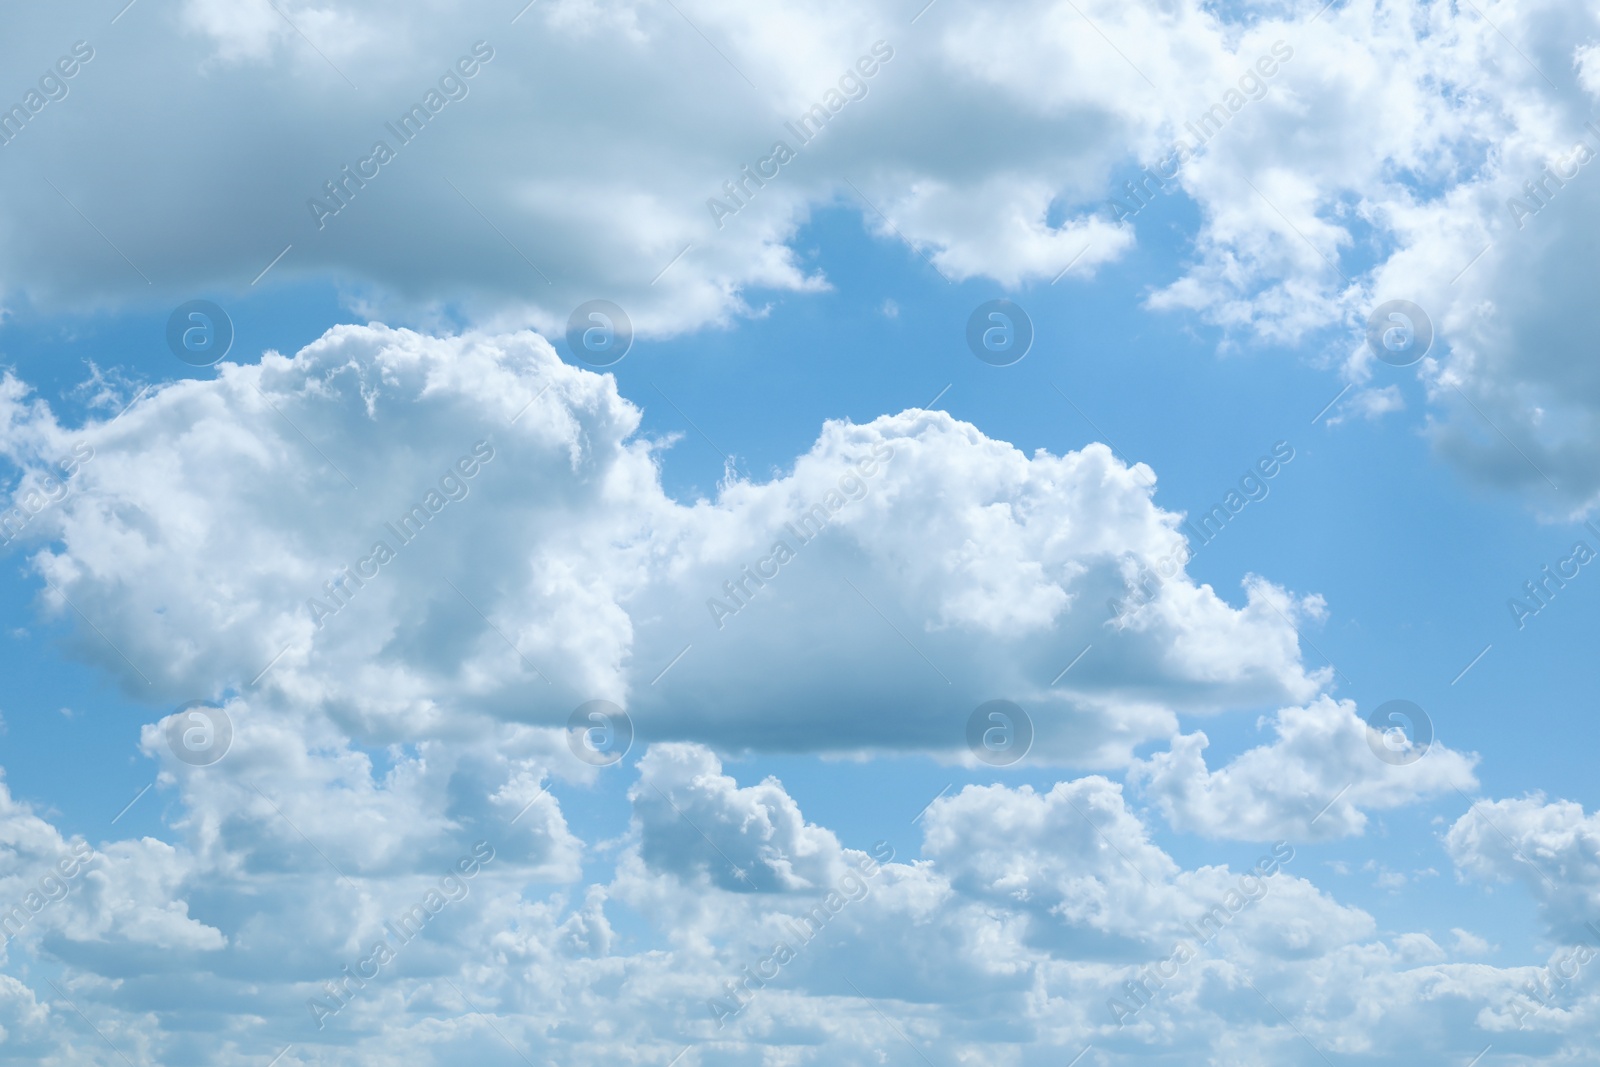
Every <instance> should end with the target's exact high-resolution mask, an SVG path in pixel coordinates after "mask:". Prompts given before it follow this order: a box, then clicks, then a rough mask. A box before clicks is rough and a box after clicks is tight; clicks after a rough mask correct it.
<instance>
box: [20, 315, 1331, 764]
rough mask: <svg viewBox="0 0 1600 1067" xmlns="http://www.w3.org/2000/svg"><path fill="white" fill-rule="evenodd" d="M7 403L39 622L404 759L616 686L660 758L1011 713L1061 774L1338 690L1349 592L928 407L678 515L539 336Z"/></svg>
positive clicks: (383, 338)
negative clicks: (129, 398) (1338, 609)
mask: <svg viewBox="0 0 1600 1067" xmlns="http://www.w3.org/2000/svg"><path fill="white" fill-rule="evenodd" d="M7 390H8V391H7V393H6V394H5V396H6V403H5V408H4V415H5V423H4V425H5V426H6V427H7V429H6V432H5V437H4V438H3V442H0V443H3V447H4V448H5V449H6V451H7V453H8V454H9V456H10V457H11V458H12V459H13V461H14V462H15V463H17V464H18V465H19V466H21V467H22V468H23V469H24V471H25V474H24V477H23V479H22V482H21V483H20V486H19V489H18V492H17V498H18V500H19V502H20V504H21V506H22V507H23V508H24V509H28V510H32V509H33V508H35V507H37V508H39V509H40V510H38V511H37V514H36V515H35V517H33V518H32V519H31V520H30V521H29V522H28V523H27V524H26V525H25V526H24V527H23V528H22V536H23V538H25V539H31V540H33V541H34V542H35V543H38V544H40V545H41V547H40V548H39V549H38V550H37V551H36V552H35V554H34V555H33V556H32V557H31V558H32V565H33V567H34V569H35V571H36V573H37V574H38V575H39V576H40V577H41V578H42V579H43V580H44V582H45V583H46V584H45V585H44V586H43V587H42V588H41V599H42V605H43V607H44V609H45V610H47V611H50V612H53V613H57V614H60V615H62V616H64V617H70V618H71V619H72V620H73V621H74V633H75V637H74V641H75V642H76V646H77V648H78V650H79V652H80V654H82V655H84V656H86V657H88V658H90V659H92V660H94V661H96V662H98V663H101V664H103V665H104V666H105V667H107V668H108V669H109V670H111V671H112V672H113V673H115V674H116V675H118V676H119V677H121V679H122V680H123V682H124V684H125V685H126V686H127V687H128V688H129V690H130V692H132V693H134V694H137V695H139V696H141V697H143V698H146V699H159V700H171V701H174V702H176V701H179V700H182V699H185V698H195V697H216V696H221V695H223V694H224V692H226V691H229V690H232V691H241V690H242V691H255V690H264V691H268V692H271V693H273V694H275V697H274V699H275V700H280V701H285V702H287V703H288V704H290V705H310V706H315V707H323V708H328V709H330V710H332V711H333V713H334V714H335V715H337V716H338V717H339V718H340V720H341V721H342V722H344V723H345V724H346V725H347V726H348V727H349V728H350V729H353V730H357V731H359V732H360V734H361V736H362V737H363V738H364V739H365V740H368V741H376V742H385V741H388V740H392V739H394V738H397V737H415V736H422V735H427V734H432V733H436V732H438V731H441V730H445V729H447V727H446V725H445V724H446V723H447V722H448V721H449V720H450V719H451V718H452V717H455V716H459V715H461V714H464V713H469V712H487V713H489V714H492V715H495V716H497V717H500V718H502V719H515V720H521V721H525V722H536V723H541V724H544V725H555V724H563V723H564V722H565V720H566V718H567V716H568V714H569V713H570V712H571V711H572V710H573V708H574V707H576V706H577V705H578V704H580V703H581V702H584V701H587V700H590V699H596V698H603V699H608V700H612V701H615V702H618V703H620V704H624V705H626V706H627V708H628V710H629V712H630V713H631V714H632V715H633V717H634V719H635V720H636V722H637V723H638V726H639V729H640V730H641V731H648V732H649V733H650V735H651V736H653V737H656V738H666V737H673V736H676V737H680V738H691V739H703V740H712V741H716V742H719V743H721V744H724V745H732V746H746V745H748V746H754V747H763V748H790V749H809V750H829V749H836V750H849V749H857V748H862V747H869V746H885V747H892V748H912V749H931V750H936V751H949V750H959V749H961V748H962V746H963V745H964V743H965V740H964V739H965V735H966V720H967V717H968V715H969V713H971V712H972V710H973V709H974V708H975V707H976V706H977V705H978V704H979V703H981V702H983V701H985V700H988V699H991V698H994V697H997V696H999V697H1005V698H1008V699H1012V700H1015V701H1017V702H1018V703H1019V704H1021V705H1022V706H1023V707H1024V708H1025V709H1026V710H1027V711H1028V712H1029V714H1030V715H1031V716H1032V717H1033V719H1034V721H1035V724H1036V727H1037V730H1038V742H1037V746H1036V747H1037V749H1038V751H1039V753H1041V754H1042V755H1043V756H1045V757H1047V758H1053V759H1068V760H1074V761H1077V762H1080V763H1102V764H1103V763H1108V762H1110V763H1116V762H1120V761H1123V760H1125V759H1126V758H1127V755H1128V752H1129V750H1130V749H1131V748H1132V746H1133V745H1135V744H1137V743H1139V742H1140V741H1141V740H1144V739H1147V738H1151V737H1165V736H1168V735H1169V734H1170V733H1171V731H1172V729H1173V728H1174V726H1175V718H1174V713H1175V712H1176V711H1183V710H1189V711H1202V712H1204V711H1214V710H1217V709H1221V708H1227V707H1237V706H1241V705H1246V706H1248V705H1255V704H1265V703H1284V702H1291V701H1297V700H1304V699H1308V698H1309V697H1310V696H1312V695H1313V694H1314V693H1315V692H1316V691H1317V689H1318V688H1319V687H1320V686H1321V685H1323V684H1325V683H1326V681H1327V680H1328V679H1327V677H1326V672H1313V671H1309V670H1308V669H1307V668H1306V667H1305V666H1304V665H1303V664H1302V663H1301V660H1300V654H1299V646H1298V637H1297V634H1296V632H1295V629H1294V625H1293V620H1294V619H1295V618H1296V617H1300V616H1306V617H1309V616H1312V615H1314V614H1315V613H1316V611H1317V610H1318V605H1319V604H1320V601H1319V600H1318V599H1317V598H1315V597H1312V598H1307V599H1306V600H1305V601H1304V602H1301V601H1297V600H1296V599H1295V598H1293V597H1291V596H1289V595H1288V594H1286V593H1285V592H1283V591H1282V590H1280V589H1277V588H1276V587H1274V586H1272V585H1270V584H1269V583H1267V582H1265V581H1263V580H1261V579H1258V578H1253V577H1252V578H1250V579H1249V580H1248V581H1247V582H1246V583H1245V598H1244V603H1243V605H1242V606H1238V607H1235V606H1232V605H1230V604H1229V603H1227V602H1226V601H1224V600H1223V599H1222V598H1220V597H1219V596H1218V595H1217V594H1216V593H1215V592H1213V590H1212V589H1211V588H1210V587H1209V586H1197V585H1195V584H1194V583H1193V582H1192V581H1191V580H1189V579H1188V578H1187V576H1186V575H1185V574H1184V573H1183V571H1182V569H1181V567H1178V566H1176V565H1175V563H1174V561H1175V560H1177V559H1181V558H1183V557H1184V542H1183V537H1182V535H1181V534H1180V533H1179V532H1178V530H1177V525H1178V522H1179V519H1180V516H1178V515H1175V514H1172V513H1168V512H1164V511H1162V510H1161V509H1160V508H1158V507H1157V506H1155V504H1154V503H1153V502H1152V499H1151V494H1152V492H1153V482H1154V478H1153V475H1152V473H1151V472H1150V471H1149V469H1148V468H1145V467H1143V466H1137V467H1134V468H1131V469H1130V468H1128V467H1125V466H1123V465H1122V464H1121V463H1120V462H1119V461H1118V460H1117V459H1115V458H1114V457H1113V455H1112V454H1111V452H1110V451H1109V450H1108V449H1107V448H1105V447H1104V446H1102V445H1091V446H1089V447H1087V448H1085V449H1084V450H1083V451H1081V452H1076V453H1068V454H1067V455H1064V456H1053V455H1050V454H1048V453H1045V452H1039V453H1037V454H1035V455H1034V456H1032V457H1028V456H1025V455H1023V454H1022V453H1020V452H1018V451H1017V450H1016V449H1015V448H1013V447H1012V446H1010V445H1009V444H1006V443H1004V442H1001V441H995V440H991V439H989V438H987V437H985V436H984V435H983V434H982V433H980V432H979V431H978V430H977V429H976V428H974V427H972V426H971V425H968V424H965V423H961V422H958V421H956V420H954V419H952V418H951V417H949V416H948V415H946V414H943V413H940V412H925V411H908V412H904V413H902V414H899V415H895V416H885V417H882V418H879V419H876V420H874V421H873V422H871V423H869V424H867V425H862V426H856V425H851V424H848V423H842V422H838V423H828V424H826V425H825V426H824V427H823V429H822V433H821V436H820V437H819V439H818V441H817V443H816V445H815V446H814V447H813V448H812V450H811V451H810V452H808V453H807V454H805V455H803V456H801V457H799V459H798V460H797V461H796V463H795V466H794V469H793V470H792V472H790V473H788V474H786V475H783V476H780V477H777V478H775V479H774V480H772V481H769V482H763V483H756V482H744V481H739V482H733V483H730V484H728V485H725V486H724V487H723V488H722V490H721V491H720V492H719V494H718V497H717V499H715V500H701V501H696V502H694V503H692V504H681V503H678V502H676V501H673V500H671V499H670V498H668V497H667V495H666V494H665V493H664V492H663V491H662V488H661V485H660V480H659V476H658V470H657V463H658V462H659V459H658V455H659V450H658V445H657V444H656V443H653V442H650V441H647V440H644V439H641V438H640V437H638V436H636V434H635V430H636V428H637V426H638V420H639V412H638V409H637V408H635V407H634V406H633V405H632V404H631V403H630V402H628V401H627V400H625V399H624V398H622V397H620V396H619V395H618V394H617V392H616V389H615V383H614V381H613V380H612V379H611V378H610V377H608V376H601V375H597V374H593V373H590V372H588V371H583V370H578V369H574V368H572V367H570V366H567V365H565V364H563V363H562V362H561V361H560V360H558V359H557V358H556V355H555V353H554V352H553V350H552V349H551V348H550V346H549V345H548V344H546V343H545V342H544V341H543V340H542V339H541V338H539V337H538V336H537V335H534V334H530V333H522V334H516V335H509V336H503V337H489V336H482V335H468V336H463V337H454V338H448V337H447V338H430V337H425V336H421V335H418V334H414V333H409V332H405V331H395V330H390V329H387V328H384V327H380V326H371V327H353V326H351V327H338V328H335V329H334V330H332V331H330V332H329V333H328V334H327V335H326V336H324V337H323V338H322V339H321V340H319V341H317V342H315V343H314V344H312V345H310V346H309V347H307V348H306V349H305V350H304V351H302V352H301V353H299V354H298V355H296V356H295V357H293V358H288V357H283V356H280V355H277V354H272V353H269V354H268V355H267V356H265V357H264V358H263V360H262V362H261V363H260V364H258V365H234V364H224V365H223V366H222V367H221V370H220V373H219V376H218V377H217V379H216V380H214V381H209V382H203V381H184V382H177V383H172V384H169V385H165V386H162V387H160V388H159V389H157V390H155V391H153V392H152V393H150V394H149V395H148V396H146V397H145V398H143V399H142V400H140V401H139V402H138V403H136V404H134V405H133V406H132V407H131V408H130V409H129V410H128V411H127V412H126V413H124V414H122V415H121V416H120V417H118V418H116V419H114V420H112V421H111V422H109V423H101V422H95V423H91V424H90V425H87V426H85V427H83V428H81V429H79V430H68V429H66V428H63V427H61V426H59V425H58V424H57V423H56V421H55V418H54V416H53V415H52V414H51V413H50V411H49V410H48V408H46V407H44V406H43V405H42V404H39V403H29V402H28V401H27V399H26V397H25V395H24V392H23V390H22V389H21V387H20V386H19V385H18V384H17V383H15V382H11V383H10V384H9V385H8V386H7ZM80 445H81V446H83V449H84V450H86V451H92V455H90V456H88V457H87V458H81V460H79V461H77V462H76V463H75V471H74V473H73V474H72V475H71V477H70V479H68V481H67V482H66V488H65V489H63V488H62V487H61V484H60V483H57V482H54V481H52V482H48V483H47V482H44V481H43V480H42V479H43V478H44V477H45V473H46V472H45V471H44V470H42V469H41V465H42V464H44V463H48V462H49V461H50V460H49V457H53V456H58V455H59V456H68V457H71V456H75V455H80V456H81V454H82V453H81V452H74V449H75V448H79V446H80ZM50 497H62V499H60V500H59V501H58V502H55V501H51V500H50V499H48V498H50ZM451 497H455V498H457V499H451ZM286 501H292V502H293V505H292V506H285V502H286ZM406 516H410V518H409V519H405V518H404V517H406ZM424 520H425V521H424ZM402 525H404V529H402V528H401V527H402ZM419 527H420V529H419ZM819 530H822V532H821V533H820V534H819V533H818V531H819ZM380 542H381V543H382V545H383V546H384V548H383V549H382V550H379V549H377V547H376V546H377V545H378V544H379V543H380ZM780 545H781V546H782V547H781V548H780V547H779V546H780ZM391 551H392V553H393V558H392V559H389V558H388V553H389V552H391ZM1161 561H1165V565H1164V566H1163V564H1162V562H1161ZM345 568H351V569H352V571H351V574H350V575H345V573H344V572H345ZM1158 569H1159V570H1162V571H1163V572H1164V573H1166V574H1167V575H1168V577H1167V578H1165V579H1162V578H1159V577H1153V573H1154V572H1155V571H1156V570H1158ZM762 574H765V575H766V577H765V579H763V578H761V577H760V575H762ZM363 575H364V577H363ZM335 582H338V583H341V584H339V585H334V584H333V583H335ZM1136 584H1137V585H1140V587H1141V589H1142V590H1143V592H1140V593H1138V594H1137V595H1135V596H1133V597H1131V598H1130V597H1129V595H1128V594H1129V592H1130V587H1131V586H1134V585H1136ZM1113 599H1118V600H1122V601H1123V602H1124V604H1125V605H1127V604H1137V606H1136V607H1130V608H1128V610H1126V611H1124V612H1123V614H1122V615H1121V616H1120V617H1119V618H1117V619H1115V620H1114V619H1113V618H1112V617H1111V613H1110V610H1109V608H1108V603H1109V602H1110V601H1112V600H1113ZM1090 645H1092V646H1093V647H1092V650H1090V651H1089V652H1088V653H1087V654H1086V655H1084V656H1083V658H1082V661H1081V662H1078V663H1077V664H1076V665H1075V666H1073V667H1072V670H1071V671H1070V672H1065V671H1064V668H1066V667H1067V666H1068V665H1069V664H1072V663H1073V661H1074V660H1075V658H1076V657H1078V656H1079V654H1080V653H1083V652H1084V650H1085V648H1086V647H1087V646H1090ZM756 708H759V709H760V710H761V714H760V715H755V714H752V711H753V709H756Z"/></svg>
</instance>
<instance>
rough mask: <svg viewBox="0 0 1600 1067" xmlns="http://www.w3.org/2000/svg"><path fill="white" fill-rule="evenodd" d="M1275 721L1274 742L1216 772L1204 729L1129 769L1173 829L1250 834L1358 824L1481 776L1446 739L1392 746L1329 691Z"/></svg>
mask: <svg viewBox="0 0 1600 1067" xmlns="http://www.w3.org/2000/svg"><path fill="white" fill-rule="evenodd" d="M1272 725H1273V729H1274V731H1275V732H1276V734H1277V737H1276V738H1275V739H1274V741H1273V742H1272V743H1271V744H1269V745H1262V746H1260V747H1258V748H1252V749H1250V750H1249V751H1247V752H1244V753H1242V754H1241V755H1239V756H1237V757H1236V758H1234V759H1233V760H1232V761H1231V762H1229V763H1228V764H1227V765H1226V766H1223V767H1219V768H1217V769H1216V770H1215V771H1213V770H1209V769H1208V768H1207V767H1206V761H1205V749H1206V746H1207V745H1208V744H1209V742H1208V740H1207V738H1206V735H1205V734H1204V733H1201V732H1196V733H1193V734H1185V735H1180V736H1178V737H1176V738H1174V739H1173V741H1172V745H1171V747H1170V748H1169V749H1168V750H1167V751H1166V752H1158V753H1156V754H1154V755H1152V756H1151V757H1150V758H1149V759H1145V760H1140V761H1138V762H1137V763H1136V764H1135V765H1134V766H1133V768H1132V769H1131V778H1132V780H1133V781H1135V782H1137V783H1139V784H1140V785H1141V787H1142V788H1143V789H1144V791H1145V792H1146V793H1147V794H1148V795H1149V796H1150V797H1151V798H1152V799H1154V800H1155V801H1156V803H1157V804H1158V805H1159V806H1160V808H1161V810H1162V812H1163V814H1165V815H1166V817H1167V820H1168V821H1169V822H1170V823H1171V824H1172V825H1173V827H1174V828H1176V829H1179V830H1184V831H1188V832H1191V833H1199V834H1202V835H1205V836H1208V837H1231V838H1237V839H1242V840H1246V841H1263V840H1271V839H1272V838H1274V837H1290V838H1294V839H1295V840H1301V841H1304V840H1326V839H1328V838H1333V837H1341V836H1344V835H1346V834H1354V833H1360V832H1361V831H1362V830H1363V829H1364V828H1365V827H1366V825H1367V816H1366V814H1365V811H1363V809H1367V810H1383V809H1389V808H1400V807H1405V806H1408V805H1411V804H1415V803H1417V802H1418V801H1419V800H1422V799H1425V798H1429V797H1433V796H1438V795H1441V794H1447V793H1450V792H1452V791H1454V790H1460V789H1472V788H1475V787H1476V786H1477V784H1478V783H1477V779H1476V778H1474V777H1473V774H1472V768H1473V765H1474V764H1476V763H1477V756H1475V755H1471V754H1463V753H1460V752H1456V751H1453V750H1451V749H1449V748H1446V747H1445V746H1444V745H1443V744H1442V743H1435V744H1432V745H1430V746H1428V747H1427V748H1426V749H1419V748H1404V749H1391V748H1389V747H1386V744H1385V741H1386V739H1385V738H1384V737H1383V735H1381V734H1380V733H1379V732H1378V731H1377V730H1375V729H1374V728H1373V727H1371V726H1369V725H1368V724H1367V723H1366V722H1365V721H1364V720H1363V719H1362V718H1361V717H1360V716H1358V715H1357V714H1356V706H1355V704H1354V702H1352V701H1348V700H1337V701H1336V700H1334V699H1333V698H1331V697H1327V696H1323V697H1320V698H1318V699H1317V700H1316V701H1315V702H1314V703H1312V704H1310V705H1308V706H1306V707H1303V708H1284V709H1283V710H1281V711H1279V712H1278V713H1277V715H1276V716H1275V718H1274V721H1273V723H1272ZM1379 752H1382V753H1383V755H1384V756H1386V757H1389V759H1385V758H1382V757H1380V756H1379V755H1378V753H1379ZM1391 759H1392V760H1395V762H1390V761H1389V760H1391Z"/></svg>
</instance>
